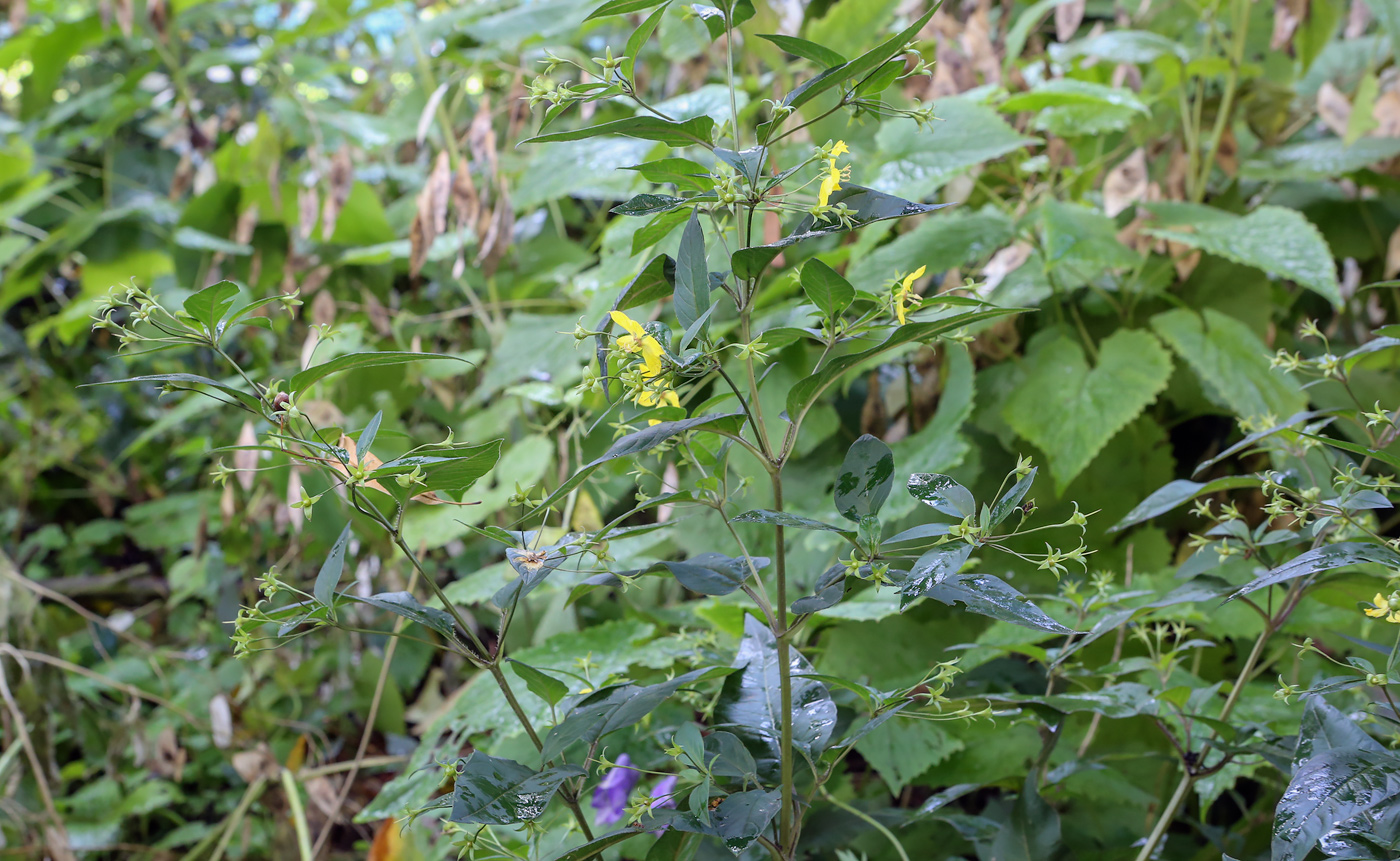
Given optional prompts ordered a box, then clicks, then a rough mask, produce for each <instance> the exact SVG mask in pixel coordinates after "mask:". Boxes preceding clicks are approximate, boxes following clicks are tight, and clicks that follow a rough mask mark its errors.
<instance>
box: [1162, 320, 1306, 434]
mask: <svg viewBox="0 0 1400 861" xmlns="http://www.w3.org/2000/svg"><path fill="white" fill-rule="evenodd" d="M1152 330H1153V331H1154V332H1156V333H1157V334H1158V335H1159V336H1160V337H1161V338H1162V340H1164V341H1166V342H1167V345H1168V346H1170V347H1171V348H1172V351H1173V352H1175V353H1176V354H1177V355H1178V356H1180V357H1181V359H1182V361H1184V362H1186V364H1187V366H1189V367H1190V368H1191V370H1192V371H1194V372H1195V373H1196V376H1197V377H1198V378H1199V379H1200V381H1201V385H1202V386H1203V387H1204V388H1205V391H1206V392H1207V393H1208V394H1209V395H1210V396H1211V400H1213V401H1215V402H1216V403H1218V404H1220V405H1221V406H1224V407H1226V408H1228V409H1229V410H1230V411H1231V412H1233V413H1234V414H1235V415H1236V416H1239V417H1240V418H1243V419H1253V418H1258V417H1260V416H1264V415H1276V416H1281V415H1292V414H1293V413H1296V412H1298V411H1299V410H1301V409H1303V408H1304V407H1305V406H1307V396H1306V395H1304V394H1303V390H1302V389H1301V388H1299V386H1298V384H1297V383H1296V382H1294V381H1293V378H1292V377H1290V376H1288V375H1287V374H1285V373H1282V372H1280V371H1275V370H1273V369H1272V368H1270V366H1269V353H1268V348H1267V347H1265V346H1264V342H1263V341H1260V340H1259V338H1258V337H1257V336H1255V334H1254V332H1253V331H1252V330H1251V329H1250V328H1249V326H1247V325H1245V324H1244V323H1241V322H1240V321H1239V320H1236V319H1235V318H1233V317H1230V316H1228V315H1226V314H1222V313H1220V312H1219V311H1216V310H1215V309H1213V308H1206V309H1204V310H1203V311H1201V312H1200V313H1197V312H1195V311H1192V310H1189V309H1186V308H1178V309H1176V310H1173V311H1165V312H1163V313H1161V314H1158V315H1156V316H1154V317H1153V318H1152Z"/></svg>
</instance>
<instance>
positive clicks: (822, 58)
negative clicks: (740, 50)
mask: <svg viewBox="0 0 1400 861" xmlns="http://www.w3.org/2000/svg"><path fill="white" fill-rule="evenodd" d="M757 35H758V38H760V39H766V40H768V41H769V42H772V43H773V44H774V45H777V46H778V47H779V48H782V49H783V50H784V51H786V52H788V53H789V54H792V55H793V56H794V57H801V58H802V59H804V60H811V61H812V62H814V63H816V64H818V65H820V66H822V67H823V68H828V69H829V68H833V67H835V66H841V65H845V63H846V58H845V57H843V56H841V55H840V54H838V53H836V52H835V51H833V50H831V49H830V48H828V47H826V46H825V45H818V44H817V43H816V42H809V41H807V40H806V39H799V38H798V37H796V36H783V35H779V34H775V33H759V34H757Z"/></svg>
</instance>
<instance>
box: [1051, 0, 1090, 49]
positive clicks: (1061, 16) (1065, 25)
mask: <svg viewBox="0 0 1400 861" xmlns="http://www.w3.org/2000/svg"><path fill="white" fill-rule="evenodd" d="M1083 20H1084V0H1070V2H1068V3H1061V4H1060V5H1058V6H1056V7H1055V38H1056V39H1057V40H1059V41H1061V42H1068V41H1069V40H1070V39H1073V38H1074V34H1075V33H1077V32H1079V24H1080V23H1081V22H1082V21H1083Z"/></svg>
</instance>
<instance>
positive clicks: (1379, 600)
mask: <svg viewBox="0 0 1400 861" xmlns="http://www.w3.org/2000/svg"><path fill="white" fill-rule="evenodd" d="M1371 603H1372V604H1375V605H1376V606H1377V607H1388V606H1390V602H1389V601H1387V600H1385V596H1384V595H1382V594H1381V593H1380V592H1377V593H1376V597H1374V598H1372V599H1371Z"/></svg>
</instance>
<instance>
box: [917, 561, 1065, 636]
mask: <svg viewBox="0 0 1400 861" xmlns="http://www.w3.org/2000/svg"><path fill="white" fill-rule="evenodd" d="M923 594H924V597H925V598H932V599H933V600H935V601H942V602H943V603H944V604H948V605H950V606H951V605H952V604H953V603H954V602H960V603H962V604H964V605H966V607H967V609H968V611H969V612H972V613H977V614H979V615H982V616H990V617H991V618H993V619H999V620H1001V621H1003V622H1010V623H1012V624H1013V625H1022V626H1024V627H1027V628H1035V629H1036V630H1038V631H1046V632H1048V633H1051V634H1072V633H1074V632H1073V631H1072V630H1071V629H1069V628H1067V627H1065V626H1064V625H1062V624H1060V623H1059V622H1057V621H1055V620H1054V619H1052V618H1051V617H1050V616H1048V615H1046V613H1045V611H1044V610H1042V609H1040V608H1039V607H1037V606H1036V605H1034V604H1032V603H1031V602H1030V601H1029V600H1028V599H1027V598H1026V596H1025V595H1022V594H1021V593H1020V592H1018V591H1016V589H1015V587H1013V586H1012V585H1011V584H1009V583H1007V582H1006V581H1005V580H1002V579H1001V578H999V577H993V576H992V575H990V574H959V575H955V576H952V577H949V578H948V579H947V580H945V581H943V582H942V583H939V584H938V585H936V586H931V587H929V588H928V589H925V590H924V593H923Z"/></svg>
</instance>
